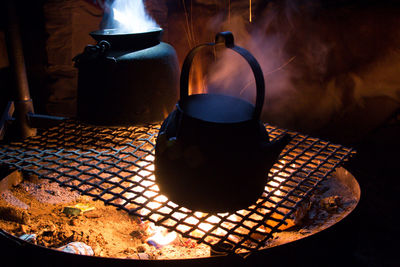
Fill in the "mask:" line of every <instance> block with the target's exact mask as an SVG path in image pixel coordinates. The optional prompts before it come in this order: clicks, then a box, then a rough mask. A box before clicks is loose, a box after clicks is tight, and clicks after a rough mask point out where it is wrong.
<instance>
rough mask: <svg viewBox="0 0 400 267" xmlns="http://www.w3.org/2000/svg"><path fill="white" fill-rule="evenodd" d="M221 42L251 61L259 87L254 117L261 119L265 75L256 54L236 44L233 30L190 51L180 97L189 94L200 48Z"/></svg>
mask: <svg viewBox="0 0 400 267" xmlns="http://www.w3.org/2000/svg"><path fill="white" fill-rule="evenodd" d="M219 44H225V47H227V48H230V49H232V50H233V51H235V52H236V53H238V54H240V55H241V56H242V57H243V58H244V59H246V61H247V63H249V65H250V67H251V69H252V71H253V74H254V78H255V80H256V88H257V97H256V105H255V109H254V113H253V118H254V119H256V120H259V119H260V115H261V111H262V107H263V104H264V96H265V81H264V75H263V72H262V70H261V67H260V64H258V62H257V60H256V59H255V58H254V56H253V55H252V54H250V52H249V51H247V50H246V49H244V48H242V47H240V46H236V45H235V43H234V38H233V34H232V33H231V32H220V33H218V34H217V35H216V36H215V43H207V44H201V45H199V46H196V47H195V48H193V49H192V50H191V51H190V52H189V54H188V55H187V56H186V58H185V61H184V62H183V65H182V73H181V80H180V87H181V88H180V89H181V91H180V99H184V98H186V97H188V96H189V73H190V67H191V65H192V62H193V59H194V56H195V55H196V54H197V52H198V51H199V50H201V49H203V48H205V47H209V46H214V45H219Z"/></svg>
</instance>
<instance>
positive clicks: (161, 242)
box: [128, 72, 296, 247]
mask: <svg viewBox="0 0 400 267" xmlns="http://www.w3.org/2000/svg"><path fill="white" fill-rule="evenodd" d="M200 73H201V72H200ZM197 75H201V74H197ZM198 77H200V76H198ZM192 85H193V83H192ZM193 86H194V85H193ZM196 88H199V87H196ZM200 88H201V89H203V87H202V86H200ZM192 93H193V92H192ZM153 160H154V156H153V155H148V156H146V157H145V158H144V160H142V161H139V162H138V163H137V164H138V165H139V166H141V167H142V169H141V170H140V171H138V175H137V176H135V177H134V178H133V180H134V181H135V182H138V183H139V184H140V185H137V186H136V187H134V188H133V189H132V190H133V191H135V192H138V193H142V194H143V195H144V196H145V197H142V198H141V197H139V198H136V199H135V201H137V202H140V203H144V202H146V201H148V203H147V204H146V205H147V208H144V209H142V210H141V211H140V212H141V215H143V216H147V215H149V214H150V213H151V211H150V210H155V209H158V211H159V212H161V213H164V212H165V213H169V212H170V210H171V208H169V207H173V208H176V207H178V206H177V205H176V204H174V203H173V202H171V201H169V199H168V198H167V197H166V196H164V195H160V194H159V188H158V186H157V184H156V183H155V177H154V174H152V172H153V171H154V164H153V163H151V162H153ZM285 165H286V161H284V160H280V161H278V162H277V163H276V165H275V168H273V169H271V172H272V174H273V176H274V179H273V180H270V181H269V182H268V183H267V185H266V186H265V190H266V191H267V192H271V191H273V190H275V191H274V193H273V195H272V196H271V200H273V201H275V202H279V201H281V200H282V199H281V197H282V196H283V195H284V192H282V191H281V190H279V189H277V188H278V187H279V185H280V183H282V182H283V181H284V180H285V179H286V177H289V176H290V174H288V173H284V172H280V169H282V168H283V167H284V166H285ZM290 166H291V167H292V168H295V167H296V166H295V165H294V164H291V165H290ZM142 177H145V179H144V178H142ZM144 187H147V188H149V189H150V190H146V191H145V188H144ZM143 191H145V192H143ZM129 196H131V197H133V196H134V194H133V193H129ZM129 196H128V198H129ZM146 198H147V199H146ZM167 203H168V206H169V207H167V206H165V204H167ZM265 205H266V206H265V207H266V208H269V207H268V205H269V204H265ZM250 208H254V206H252V207H250ZM248 213H249V211H248V210H245V209H244V210H239V211H237V212H235V213H233V214H230V213H218V214H215V215H211V214H208V213H203V212H199V211H195V212H191V211H190V210H189V209H187V208H184V207H181V208H180V209H179V210H178V211H176V212H174V213H172V214H171V216H172V218H173V219H174V220H173V221H174V222H172V224H174V223H175V222H176V221H178V222H183V223H184V224H178V225H177V227H176V229H177V230H178V231H181V232H182V233H185V232H188V231H190V235H191V236H193V237H197V238H202V237H203V236H204V235H205V233H212V234H214V235H216V236H225V235H226V234H227V232H226V230H224V229H223V228H226V229H230V228H232V227H233V226H234V224H233V222H240V221H241V220H243V217H245V216H246V215H247V214H248ZM254 216H259V215H257V214H253V215H251V216H250V218H251V219H252V220H256V221H257V220H260V219H262V218H256V217H254ZM161 217H162V216H161V215H157V214H152V215H151V216H150V218H151V220H152V221H157V220H159V219H160V218H161ZM272 217H273V218H274V219H278V220H279V219H282V218H283V217H282V216H281V215H279V214H275V213H274V214H272ZM222 218H226V219H227V222H223V223H222V225H219V224H220V223H221V220H222ZM286 222H287V225H281V226H279V229H280V230H285V229H287V228H289V227H291V226H293V225H294V222H293V220H290V219H287V220H286ZM243 223H244V224H245V225H246V226H247V227H253V226H254V223H253V222H251V221H248V220H245V221H244V222H243ZM266 223H267V224H268V225H271V226H275V225H276V224H277V222H275V221H274V220H268V221H267V222H266ZM145 224H146V229H145V231H146V233H147V235H149V236H150V237H149V238H148V239H147V242H148V243H149V244H152V245H154V246H155V247H163V246H166V245H168V244H170V243H172V242H173V241H174V240H175V239H176V238H177V237H178V233H177V232H174V231H172V232H170V231H169V230H168V229H167V228H165V227H163V226H156V225H155V224H154V223H152V222H146V223H145ZM195 225H196V226H197V228H196V229H195V230H193V228H192V227H193V226H195ZM215 226H217V227H215ZM243 231H246V229H245V228H243ZM259 231H267V232H268V231H270V229H267V228H265V229H263V228H260V229H259ZM243 234H246V233H245V232H243ZM212 239H213V237H207V240H208V242H210V240H211V242H212ZM228 239H230V240H232V241H234V242H237V241H239V239H240V237H238V236H235V235H229V237H228Z"/></svg>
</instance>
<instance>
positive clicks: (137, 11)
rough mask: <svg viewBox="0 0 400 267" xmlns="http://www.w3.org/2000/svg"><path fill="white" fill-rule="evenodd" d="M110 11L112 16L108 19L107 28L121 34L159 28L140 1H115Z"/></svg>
mask: <svg viewBox="0 0 400 267" xmlns="http://www.w3.org/2000/svg"><path fill="white" fill-rule="evenodd" d="M110 9H111V10H112V14H113V15H112V16H111V17H110V18H109V21H108V22H107V27H108V28H113V29H117V30H118V31H119V32H121V33H140V32H147V31H151V30H152V29H154V28H158V27H159V26H158V25H157V23H156V22H155V21H154V20H153V18H151V17H150V16H149V15H148V14H147V12H146V8H145V5H144V3H143V1H142V0H115V1H114V2H113V3H112V4H111V6H110Z"/></svg>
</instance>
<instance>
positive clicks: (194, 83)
mask: <svg viewBox="0 0 400 267" xmlns="http://www.w3.org/2000/svg"><path fill="white" fill-rule="evenodd" d="M201 63H202V61H201V59H200V58H196V59H195V60H193V65H192V69H191V77H190V79H189V95H191V94H201V93H206V91H207V89H206V85H205V79H204V76H205V75H204V73H203V69H202V67H201V66H202V65H201Z"/></svg>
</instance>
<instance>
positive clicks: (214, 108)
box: [178, 94, 254, 123]
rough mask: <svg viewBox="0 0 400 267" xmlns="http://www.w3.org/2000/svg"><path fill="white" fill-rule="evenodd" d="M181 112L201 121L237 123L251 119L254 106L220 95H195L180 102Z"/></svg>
mask: <svg viewBox="0 0 400 267" xmlns="http://www.w3.org/2000/svg"><path fill="white" fill-rule="evenodd" d="M178 108H179V109H181V112H183V113H184V114H186V115H187V116H190V117H192V118H196V119H199V120H202V121H207V122H213V123H239V122H244V121H249V120H251V119H252V118H253V113H254V105H253V104H251V103H249V102H247V101H245V100H242V99H240V98H236V97H232V96H227V95H220V94H196V95H190V96H189V97H186V98H185V99H184V100H180V101H179V103H178Z"/></svg>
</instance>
